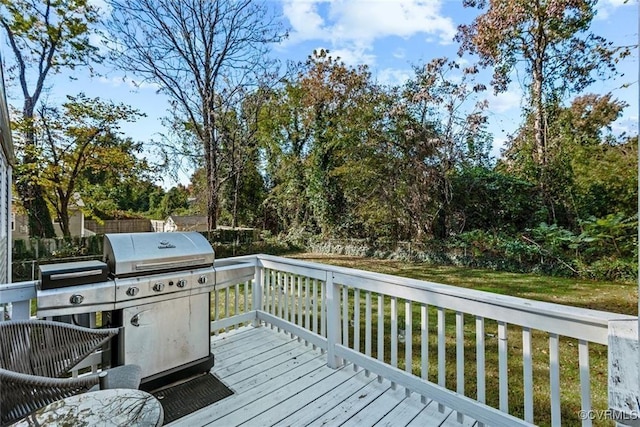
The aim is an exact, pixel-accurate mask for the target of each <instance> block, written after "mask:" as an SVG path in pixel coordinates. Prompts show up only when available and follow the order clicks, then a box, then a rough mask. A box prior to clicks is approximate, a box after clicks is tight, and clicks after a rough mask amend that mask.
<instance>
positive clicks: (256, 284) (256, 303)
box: [251, 257, 263, 328]
mask: <svg viewBox="0 0 640 427" xmlns="http://www.w3.org/2000/svg"><path fill="white" fill-rule="evenodd" d="M262 285H263V284H262V266H261V265H260V260H259V259H258V258H257V257H256V273H255V276H254V277H253V289H252V290H251V291H252V293H253V310H254V311H256V318H255V319H254V320H253V326H254V327H256V328H257V327H258V326H260V319H258V313H257V310H262Z"/></svg>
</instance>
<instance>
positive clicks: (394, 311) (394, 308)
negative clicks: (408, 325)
mask: <svg viewBox="0 0 640 427" xmlns="http://www.w3.org/2000/svg"><path fill="white" fill-rule="evenodd" d="M391 366H393V367H394V368H395V367H397V366H398V299H397V298H396V297H391ZM391 388H392V389H393V390H395V389H396V383H395V382H392V383H391Z"/></svg>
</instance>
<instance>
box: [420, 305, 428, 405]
mask: <svg viewBox="0 0 640 427" xmlns="http://www.w3.org/2000/svg"><path fill="white" fill-rule="evenodd" d="M420 373H421V377H422V379H423V380H425V381H428V380H429V308H428V307H427V306H426V305H425V304H422V305H421V306H420ZM421 401H422V403H423V404H426V403H427V397H426V396H422V398H421Z"/></svg>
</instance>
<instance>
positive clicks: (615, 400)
mask: <svg viewBox="0 0 640 427" xmlns="http://www.w3.org/2000/svg"><path fill="white" fill-rule="evenodd" d="M608 350H609V414H608V415H609V417H610V418H613V419H614V420H615V421H616V425H618V426H623V425H639V424H640V407H639V406H640V401H639V399H640V387H639V385H638V374H639V369H638V321H637V320H610V321H609V348H608Z"/></svg>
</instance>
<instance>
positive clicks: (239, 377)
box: [170, 327, 475, 427]
mask: <svg viewBox="0 0 640 427" xmlns="http://www.w3.org/2000/svg"><path fill="white" fill-rule="evenodd" d="M211 349H212V352H213V354H214V355H215V366H214V368H213V370H212V372H213V373H214V374H215V375H216V376H217V377H218V378H220V379H221V380H222V381H223V382H224V383H225V384H226V385H227V386H229V387H230V388H231V389H232V390H233V391H234V392H235V394H234V395H233V396H230V397H227V398H226V399H223V400H221V401H219V402H216V403H215V404H213V405H211V406H208V407H206V408H204V409H202V410H200V411H197V412H194V413H192V414H190V415H187V416H186V417H183V418H181V419H179V420H176V421H175V422H173V423H171V424H170V425H172V426H240V425H242V426H259V427H262V426H272V425H277V426H323V425H326V426H373V425H376V426H394V427H395V426H473V425H475V423H474V422H473V421H472V420H470V419H464V420H463V423H462V424H460V423H459V422H458V421H457V414H456V413H455V412H453V411H451V409H448V408H443V407H442V408H439V407H438V406H439V405H438V404H437V402H433V401H431V402H427V404H426V405H425V404H423V403H421V399H420V396H417V395H415V394H412V395H410V396H409V397H407V396H406V392H405V390H404V388H402V387H397V389H396V390H393V389H392V386H391V384H390V383H389V382H388V381H386V380H383V381H382V382H381V383H380V382H378V377H377V376H375V375H373V374H372V375H369V376H367V373H366V372H365V371H364V370H362V369H360V370H357V371H356V370H355V369H354V367H353V365H350V364H349V365H346V366H344V367H342V368H341V369H337V370H334V369H330V368H328V367H327V365H326V356H325V355H324V354H322V353H321V352H320V350H317V349H316V350H314V349H313V347H312V346H311V345H305V343H304V342H299V341H298V339H297V338H291V336H289V335H286V334H284V333H282V332H277V331H276V330H272V329H271V328H269V327H262V328H253V327H243V328H241V329H238V330H234V331H231V332H229V333H226V334H222V335H219V336H217V337H213V338H212V340H211ZM441 409H442V410H441Z"/></svg>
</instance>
